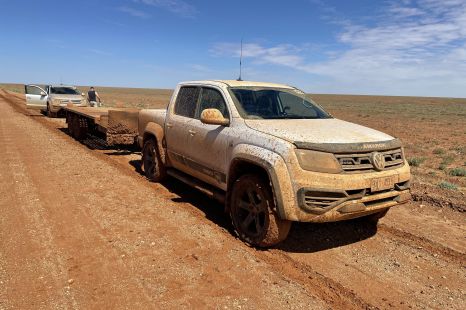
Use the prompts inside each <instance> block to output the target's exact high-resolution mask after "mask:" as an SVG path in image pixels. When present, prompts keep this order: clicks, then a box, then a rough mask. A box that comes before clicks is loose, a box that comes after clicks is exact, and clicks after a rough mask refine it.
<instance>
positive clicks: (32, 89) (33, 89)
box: [26, 85, 42, 95]
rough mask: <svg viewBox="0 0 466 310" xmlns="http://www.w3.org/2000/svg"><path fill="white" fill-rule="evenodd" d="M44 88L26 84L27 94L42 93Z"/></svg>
mask: <svg viewBox="0 0 466 310" xmlns="http://www.w3.org/2000/svg"><path fill="white" fill-rule="evenodd" d="M41 91H42V90H41V89H40V88H39V87H37V86H30V85H26V94H28V95H40V92H41Z"/></svg>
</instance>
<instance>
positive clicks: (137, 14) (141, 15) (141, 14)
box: [118, 6, 150, 18]
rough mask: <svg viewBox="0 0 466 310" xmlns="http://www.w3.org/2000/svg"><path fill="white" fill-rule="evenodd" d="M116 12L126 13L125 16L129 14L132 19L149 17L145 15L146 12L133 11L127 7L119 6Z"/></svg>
mask: <svg viewBox="0 0 466 310" xmlns="http://www.w3.org/2000/svg"><path fill="white" fill-rule="evenodd" d="M118 11H120V12H124V13H127V14H129V15H131V16H134V17H139V18H149V17H150V15H149V14H147V13H146V12H143V11H140V10H137V9H134V8H130V7H127V6H120V7H119V8H118Z"/></svg>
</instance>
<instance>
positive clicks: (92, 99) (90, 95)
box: [87, 86, 102, 107]
mask: <svg viewBox="0 0 466 310" xmlns="http://www.w3.org/2000/svg"><path fill="white" fill-rule="evenodd" d="M87 100H88V101H89V105H90V106H91V107H101V106H102V100H101V99H100V97H99V94H98V93H97V92H96V91H95V89H94V87H92V86H91V87H90V88H89V91H88V92H87Z"/></svg>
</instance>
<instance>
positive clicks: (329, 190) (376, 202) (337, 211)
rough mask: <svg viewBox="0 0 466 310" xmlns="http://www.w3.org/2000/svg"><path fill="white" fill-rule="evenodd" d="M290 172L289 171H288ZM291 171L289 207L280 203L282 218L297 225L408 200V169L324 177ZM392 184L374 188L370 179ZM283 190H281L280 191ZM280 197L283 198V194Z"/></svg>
mask: <svg viewBox="0 0 466 310" xmlns="http://www.w3.org/2000/svg"><path fill="white" fill-rule="evenodd" d="M291 170H292V169H291ZM290 172H291V176H293V177H291V176H290V177H291V180H292V184H290V185H291V186H289V187H288V188H289V190H291V191H292V193H290V194H292V195H294V199H289V200H288V201H289V202H291V200H293V201H294V203H293V204H287V203H285V204H284V207H285V208H284V214H282V217H283V218H286V219H289V220H293V221H300V222H334V221H340V220H346V219H351V218H357V217H361V216H365V215H369V214H372V213H376V212H379V211H382V210H384V209H387V208H390V207H393V206H397V205H401V204H404V203H406V202H408V201H409V200H410V199H411V194H410V191H409V188H410V178H411V174H410V169H409V166H408V164H407V163H405V164H404V165H403V166H402V167H400V168H397V169H393V170H387V171H381V172H368V173H358V174H344V173H343V174H328V173H318V172H311V171H304V170H302V169H299V170H297V171H290ZM380 178H389V179H390V180H392V181H393V183H392V184H391V185H392V186H389V187H388V188H385V189H374V187H373V180H375V179H380ZM284 188H285V187H282V189H284ZM283 198H286V195H284V197H283Z"/></svg>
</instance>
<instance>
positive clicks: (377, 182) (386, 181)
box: [371, 177, 395, 192]
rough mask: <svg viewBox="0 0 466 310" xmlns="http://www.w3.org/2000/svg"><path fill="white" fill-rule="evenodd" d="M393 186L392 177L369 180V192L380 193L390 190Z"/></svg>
mask: <svg viewBox="0 0 466 310" xmlns="http://www.w3.org/2000/svg"><path fill="white" fill-rule="evenodd" d="M394 184H395V181H394V180H393V177H384V178H378V179H372V180H371V192H380V191H383V190H386V189H392V188H393V186H394Z"/></svg>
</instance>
